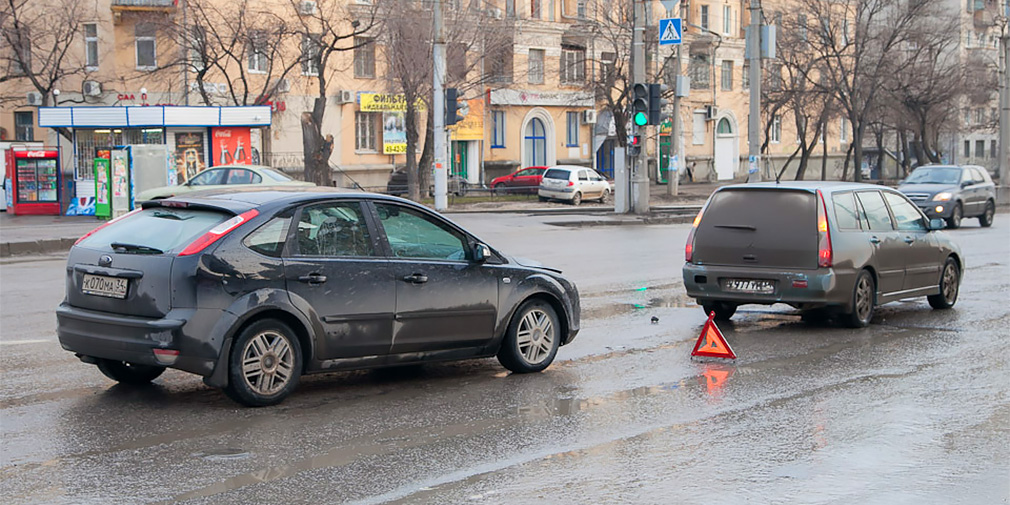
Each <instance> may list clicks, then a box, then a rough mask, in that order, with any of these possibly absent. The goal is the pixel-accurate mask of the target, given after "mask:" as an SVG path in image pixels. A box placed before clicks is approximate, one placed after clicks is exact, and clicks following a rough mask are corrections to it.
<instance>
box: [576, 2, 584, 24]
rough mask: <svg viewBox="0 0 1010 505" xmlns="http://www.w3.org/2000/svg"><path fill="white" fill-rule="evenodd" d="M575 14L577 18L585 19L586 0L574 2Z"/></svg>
mask: <svg viewBox="0 0 1010 505" xmlns="http://www.w3.org/2000/svg"><path fill="white" fill-rule="evenodd" d="M575 15H576V16H578V18H579V19H586V0H577V1H576V2H575Z"/></svg>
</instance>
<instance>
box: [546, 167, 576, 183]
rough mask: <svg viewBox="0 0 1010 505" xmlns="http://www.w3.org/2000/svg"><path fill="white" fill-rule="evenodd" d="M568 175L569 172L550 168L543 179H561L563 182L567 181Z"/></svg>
mask: <svg viewBox="0 0 1010 505" xmlns="http://www.w3.org/2000/svg"><path fill="white" fill-rule="evenodd" d="M569 174H571V171H570V170H564V169H561V168H552V169H550V170H548V171H547V172H546V173H544V179H561V180H563V181H567V180H568V177H569Z"/></svg>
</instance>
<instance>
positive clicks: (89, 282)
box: [81, 274, 129, 298]
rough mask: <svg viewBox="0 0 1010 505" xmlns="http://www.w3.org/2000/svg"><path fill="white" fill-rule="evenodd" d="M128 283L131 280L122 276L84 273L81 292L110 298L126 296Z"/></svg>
mask: <svg viewBox="0 0 1010 505" xmlns="http://www.w3.org/2000/svg"><path fill="white" fill-rule="evenodd" d="M128 285H129V281H128V280H127V279H123V278H120V277H108V276H105V275H93V274H84V280H83V281H82V282H81V292H83V293H84V294H88V295H96V296H106V297H109V298H126V288H127V286H128Z"/></svg>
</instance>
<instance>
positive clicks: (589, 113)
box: [582, 110, 596, 124]
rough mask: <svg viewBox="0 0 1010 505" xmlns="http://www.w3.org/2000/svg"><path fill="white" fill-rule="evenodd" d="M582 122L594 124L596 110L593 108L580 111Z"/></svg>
mask: <svg viewBox="0 0 1010 505" xmlns="http://www.w3.org/2000/svg"><path fill="white" fill-rule="evenodd" d="M582 123H583V124H596V111H595V110H584V111H582Z"/></svg>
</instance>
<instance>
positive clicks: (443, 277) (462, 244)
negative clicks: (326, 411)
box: [57, 188, 579, 406]
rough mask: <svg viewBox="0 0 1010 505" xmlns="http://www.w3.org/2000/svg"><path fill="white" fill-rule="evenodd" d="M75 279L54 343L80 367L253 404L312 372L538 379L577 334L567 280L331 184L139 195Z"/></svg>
mask: <svg viewBox="0 0 1010 505" xmlns="http://www.w3.org/2000/svg"><path fill="white" fill-rule="evenodd" d="M66 286H67V287H66V299H65V300H64V301H63V303H62V304H61V305H60V306H59V308H58V309H57V320H58V335H59V340H60V343H61V345H62V346H63V348H64V349H66V350H68V351H71V352H73V353H75V354H76V355H77V356H78V357H79V358H80V359H81V360H82V361H84V362H86V363H92V364H96V365H98V368H99V369H100V370H101V371H102V372H103V373H104V374H105V375H107V376H108V377H110V378H112V379H114V380H117V381H120V382H124V383H147V382H149V381H151V380H153V379H154V378H156V377H158V375H160V374H161V373H162V371H164V369H165V368H166V367H169V368H176V369H179V370H184V371H187V372H191V373H194V374H198V375H201V376H203V377H204V381H205V382H206V383H207V384H208V385H210V386H213V387H219V388H224V390H225V392H226V393H227V394H228V396H229V397H231V398H233V399H234V400H236V401H238V402H240V403H243V404H245V405H250V406H260V405H271V404H275V403H278V402H280V401H281V400H283V399H284V398H285V397H286V396H287V395H288V394H289V393H290V392H291V391H292V390H293V389H294V388H295V387H296V385H297V384H298V381H299V376H300V375H302V374H305V373H314V372H326V371H335V370H347V369H360V368H372V367H381V366H391V365H400V364H409V363H415V362H422V361H438V360H456V359H468V358H480V357H489V356H497V357H498V360H499V361H500V362H501V363H502V365H504V366H505V367H506V368H508V369H509V370H511V371H513V372H537V371H540V370H543V369H545V368H546V367H547V366H548V365H550V363H551V362H552V361H553V360H554V357H555V355H556V353H557V351H558V348H559V346H561V345H564V344H567V343H569V342H571V341H572V339H573V338H575V335H576V334H577V333H578V331H579V296H578V291H577V290H576V287H575V286H574V284H572V283H571V282H569V281H568V280H566V279H565V278H564V277H562V276H561V275H560V271H558V270H553V269H549V268H545V267H541V266H538V265H536V264H534V263H530V262H525V261H522V260H518V259H516V258H512V257H509V256H506V255H504V254H502V253H500V252H498V251H496V250H494V249H493V248H491V247H489V246H488V245H486V244H485V243H484V242H482V241H481V240H479V239H478V238H476V237H475V236H473V235H471V234H470V233H468V232H466V231H465V230H463V229H462V228H460V227H458V226H457V225H455V224H453V223H452V222H450V221H448V220H446V219H445V218H444V217H442V216H440V215H438V214H437V213H435V212H432V211H430V210H428V209H427V208H425V207H422V206H420V205H417V204H414V203H412V202H408V201H406V200H402V199H399V198H395V197H390V196H384V195H376V194H370V193H362V192H356V191H339V190H336V189H334V188H315V189H312V190H283V189H270V190H255V191H240V192H235V191H232V192H228V193H215V192H209V193H208V192H199V193H193V194H191V195H187V196H185V197H177V198H173V199H168V200H158V201H151V202H144V203H143V208H142V209H139V210H136V211H134V212H132V213H130V214H127V215H126V216H124V217H122V218H120V219H117V220H115V221H112V222H110V223H108V224H106V225H104V226H102V227H99V228H98V229H96V230H94V231H92V232H91V233H89V234H88V235H85V236H84V237H82V238H81V239H80V240H79V241H78V242H77V243H76V244H75V245H74V247H73V248H72V249H71V251H70V255H69V257H68V260H67V284H66Z"/></svg>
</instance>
